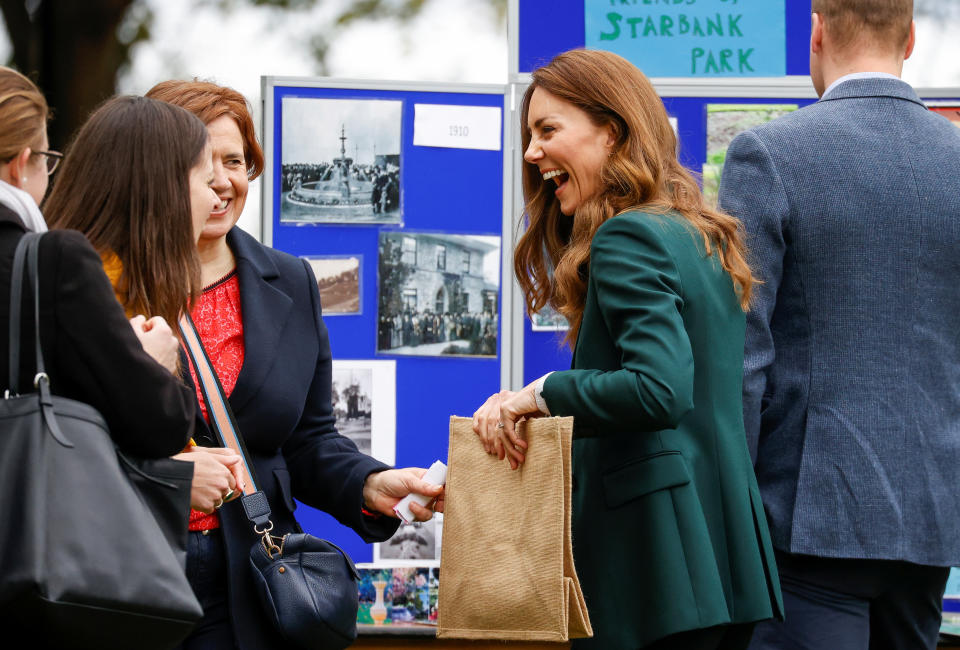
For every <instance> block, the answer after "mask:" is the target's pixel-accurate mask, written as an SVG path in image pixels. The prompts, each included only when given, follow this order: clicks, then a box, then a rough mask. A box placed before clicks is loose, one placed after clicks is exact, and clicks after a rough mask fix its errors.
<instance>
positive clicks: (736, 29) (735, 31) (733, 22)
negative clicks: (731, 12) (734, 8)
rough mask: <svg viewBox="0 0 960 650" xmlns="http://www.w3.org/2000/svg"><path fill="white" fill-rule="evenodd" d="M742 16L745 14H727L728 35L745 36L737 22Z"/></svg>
mask: <svg viewBox="0 0 960 650" xmlns="http://www.w3.org/2000/svg"><path fill="white" fill-rule="evenodd" d="M741 18H743V14H737V15H736V16H727V36H743V32H741V31H740V25H738V24H737V23H739V22H740V19H741Z"/></svg>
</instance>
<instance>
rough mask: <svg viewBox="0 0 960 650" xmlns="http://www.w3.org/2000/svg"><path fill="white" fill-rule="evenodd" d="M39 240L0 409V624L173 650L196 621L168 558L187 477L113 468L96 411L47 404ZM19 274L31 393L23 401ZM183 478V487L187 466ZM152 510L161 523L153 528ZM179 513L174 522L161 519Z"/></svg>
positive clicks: (74, 641)
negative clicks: (27, 307) (32, 362)
mask: <svg viewBox="0 0 960 650" xmlns="http://www.w3.org/2000/svg"><path fill="white" fill-rule="evenodd" d="M40 238H41V235H40V234H36V233H28V234H27V235H25V236H24V237H23V238H22V239H21V241H20V242H19V244H18V245H17V249H16V253H15V254H14V260H13V269H12V271H13V272H12V277H11V288H10V339H9V346H10V373H9V387H8V388H7V390H6V392H5V393H4V399H3V400H0V432H2V435H0V521H3V527H2V528H0V612H2V616H3V617H4V618H7V619H8V620H15V621H16V622H17V624H18V625H22V626H24V627H26V626H30V627H32V628H33V629H34V630H36V634H38V635H40V636H39V640H40V641H41V642H42V644H45V645H46V646H49V647H58V648H97V649H98V650H102V649H107V648H129V647H131V645H135V646H136V647H138V648H140V649H146V648H149V649H161V648H170V647H172V646H174V645H176V644H177V643H179V642H180V641H181V640H182V639H183V638H184V637H185V636H186V635H187V634H188V633H189V632H190V629H191V628H192V627H193V625H194V623H196V621H198V620H199V619H200V617H201V616H202V615H203V609H202V608H201V606H200V603H199V602H197V599H196V597H195V596H194V595H193V590H192V589H191V588H190V584H189V583H188V582H187V578H186V575H185V574H184V565H183V561H182V556H183V553H182V551H183V548H182V547H179V546H178V548H177V549H176V550H175V549H174V548H173V547H172V545H178V544H179V540H181V539H183V540H184V541H185V538H186V535H187V533H186V525H187V518H188V513H189V481H188V482H187V484H186V485H187V490H186V505H185V506H183V502H182V500H181V498H182V496H183V495H182V494H181V492H180V491H179V490H178V482H179V481H180V479H182V476H183V469H184V468H183V467H182V466H181V465H170V464H169V463H174V464H176V463H180V462H181V461H174V460H172V459H167V460H168V461H169V463H168V464H167V465H166V466H165V471H167V473H168V474H169V478H170V480H169V481H168V480H165V479H164V478H159V477H157V476H151V474H150V473H149V471H150V470H151V469H156V468H157V467H160V466H161V465H162V464H163V463H162V461H148V462H147V463H145V464H144V463H139V462H137V461H135V460H132V459H127V458H123V459H122V461H121V460H118V450H117V448H116V446H115V445H114V443H113V439H112V438H111V437H110V433H109V430H108V429H107V424H106V422H105V421H104V419H103V417H102V416H101V415H100V413H99V412H98V411H97V410H96V409H95V408H93V407H92V406H90V405H89V404H84V403H82V402H78V401H75V400H71V399H67V398H64V397H60V396H56V395H52V394H51V393H50V378H49V377H48V376H47V373H46V372H45V370H44V364H43V354H42V353H41V349H40V327H39V322H40V310H39V300H40V292H39V280H38V277H37V258H38V247H39V242H40ZM25 262H26V266H27V275H28V280H27V287H28V288H29V289H32V293H33V303H34V304H33V314H34V327H35V332H34V341H35V347H36V377H35V379H34V382H33V384H34V388H35V389H36V392H31V393H26V394H23V395H21V394H19V390H20V386H19V385H18V379H19V374H20V373H19V370H20V319H21V309H20V307H21V297H22V292H23V271H24V263H25ZM117 399H123V396H122V395H118V396H117ZM121 458H122V457H121ZM121 463H122V465H121ZM183 465H188V466H189V465H190V463H183ZM161 469H162V470H163V469H164V468H163V467H161ZM185 469H186V471H187V472H189V474H188V476H191V477H192V472H193V469H192V466H190V467H186V468H185ZM128 471H129V472H130V473H131V475H133V476H135V477H136V478H135V479H131V478H130V477H129V476H128V474H127V472H128ZM135 482H136V485H135ZM141 490H142V491H143V493H144V494H145V495H146V496H144V494H141ZM176 504H181V506H177V505H176ZM153 506H157V507H159V508H160V509H161V510H163V511H164V512H166V514H165V515H162V518H161V519H160V520H158V519H157V518H156V517H155V516H154V515H153V513H152V512H151V509H150V508H151V507H153ZM176 510H180V511H181V512H180V516H179V521H178V520H177V519H178V518H177V517H176V516H171V515H170V513H173V512H175V511H176ZM181 531H182V532H181ZM178 553H179V554H180V556H178Z"/></svg>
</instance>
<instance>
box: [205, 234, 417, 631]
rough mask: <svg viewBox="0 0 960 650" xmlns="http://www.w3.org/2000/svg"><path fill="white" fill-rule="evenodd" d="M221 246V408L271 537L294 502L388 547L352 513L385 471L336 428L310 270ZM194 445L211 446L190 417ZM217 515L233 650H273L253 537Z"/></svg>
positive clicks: (387, 528) (380, 528)
mask: <svg viewBox="0 0 960 650" xmlns="http://www.w3.org/2000/svg"><path fill="white" fill-rule="evenodd" d="M227 244H228V245H229V246H230V249H231V250H232V251H233V254H234V256H235V257H236V260H237V276H238V280H239V284H240V306H241V313H242V318H243V342H244V360H243V367H242V369H241V370H240V375H239V377H238V378H237V383H236V385H235V387H234V389H233V392H232V393H231V395H230V399H229V401H230V406H231V408H232V409H233V413H234V415H235V416H236V419H237V425H238V427H239V430H240V433H241V435H242V436H243V439H244V441H245V443H246V447H247V451H248V453H249V454H250V456H251V459H250V460H251V461H252V463H253V466H254V472H255V473H256V475H257V479H258V481H259V487H260V489H262V490H263V491H264V492H265V493H266V495H267V498H268V499H269V501H270V507H271V510H272V513H273V518H272V521H273V524H274V531H275V532H279V533H281V534H283V533H287V532H293V531H294V527H295V525H296V523H295V520H294V514H293V511H294V508H295V507H296V505H295V502H294V499H297V500H299V501H301V502H303V503H305V504H308V505H310V506H313V507H315V508H319V509H320V510H325V511H326V512H329V513H330V514H331V515H333V516H334V517H336V518H337V519H338V520H339V521H340V522H341V523H343V524H345V525H347V526H349V527H351V528H353V529H354V530H355V531H356V532H357V533H358V534H359V535H360V536H361V537H362V538H363V539H364V540H366V541H368V542H370V541H382V540H384V539H386V538H388V537H389V536H390V535H392V534H393V532H394V531H395V530H396V528H397V525H398V523H399V521H398V520H396V519H393V518H388V517H383V518H378V519H377V518H372V517H368V516H365V515H363V514H362V512H361V508H362V494H361V493H362V487H363V482H364V480H365V479H366V477H367V476H368V475H369V474H370V473H371V472H375V471H379V470H382V469H386V468H387V466H386V465H384V464H383V463H380V462H379V461H377V460H375V459H373V458H371V457H370V456H367V455H365V454H362V453H360V452H359V451H358V450H357V447H356V445H354V443H353V442H352V441H351V440H350V439H349V438H346V437H344V436H342V435H340V434H339V433H338V432H337V429H336V427H335V417H334V414H333V406H332V404H331V401H330V382H331V357H330V344H329V340H328V338H327V328H326V326H325V325H324V323H323V320H322V319H321V316H320V294H319V292H318V290H317V282H316V279H315V278H314V275H313V271H312V270H311V269H310V266H309V264H308V263H307V262H305V261H304V260H301V259H298V258H296V257H293V256H291V255H288V254H286V253H282V252H279V251H276V250H273V249H272V248H268V247H266V246H263V245H262V244H260V243H259V242H258V241H256V240H255V239H254V238H253V237H251V236H250V235H248V234H247V233H245V232H243V231H242V230H240V229H239V228H233V230H231V231H230V232H229V233H228V234H227ZM196 439H197V442H198V443H199V444H201V445H207V446H216V443H215V442H214V441H213V437H212V436H211V434H210V430H209V428H208V427H207V424H206V422H205V421H203V419H202V417H199V416H198V421H197V434H196ZM219 512H220V519H221V525H222V529H223V538H224V540H225V542H226V551H227V559H228V565H229V590H230V612H231V617H232V619H233V626H234V632H235V634H236V637H237V640H238V644H239V648H241V649H243V650H252V649H260V648H276V647H280V646H281V645H282V644H281V642H280V638H279V637H278V635H277V632H276V631H274V630H273V628H272V626H271V624H270V622H269V621H268V620H267V619H266V618H265V617H264V616H263V614H262V612H261V606H260V602H259V600H258V597H257V594H256V592H255V591H254V584H253V580H252V579H251V577H250V567H249V559H248V558H249V553H250V547H251V546H252V545H253V544H254V542H256V541H257V540H258V537H257V536H256V535H255V534H254V533H253V530H252V526H251V524H250V522H249V521H248V520H247V519H246V517H245V516H244V514H243V507H242V506H241V504H240V502H239V500H235V501H232V502H230V503H227V504H226V505H224V506H223V507H222V508H221V509H220V511H219ZM312 532H314V533H315V534H319V535H321V536H322V534H323V532H322V531H312Z"/></svg>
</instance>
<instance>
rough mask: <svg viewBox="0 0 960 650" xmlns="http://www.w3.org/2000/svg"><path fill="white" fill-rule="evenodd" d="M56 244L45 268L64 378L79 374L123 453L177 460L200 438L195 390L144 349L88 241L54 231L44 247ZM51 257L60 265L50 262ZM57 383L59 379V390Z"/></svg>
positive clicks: (83, 394)
mask: <svg viewBox="0 0 960 650" xmlns="http://www.w3.org/2000/svg"><path fill="white" fill-rule="evenodd" d="M48 239H52V240H53V241H52V242H51V243H54V245H53V246H50V247H49V248H48V247H44V248H42V249H41V258H40V263H41V264H42V265H45V268H51V267H52V266H53V265H56V266H55V268H56V273H55V274H54V275H53V277H54V278H55V282H56V286H55V287H54V288H53V291H54V292H55V293H54V295H55V299H54V302H53V305H54V306H53V309H54V310H55V319H56V332H57V334H56V336H57V348H56V354H57V357H58V359H59V360H60V363H59V367H60V370H61V372H64V371H68V370H69V371H70V372H71V374H72V375H74V377H72V378H71V379H74V380H75V381H74V382H73V383H72V385H73V386H74V390H76V391H79V392H80V393H79V394H78V395H77V398H78V399H80V400H82V401H85V402H87V403H88V404H90V405H91V406H93V407H94V408H96V409H97V410H98V411H100V413H101V415H103V417H104V419H105V420H106V422H107V425H108V426H109V428H110V434H111V436H112V437H113V439H114V441H115V442H116V444H117V446H119V447H120V448H121V449H123V450H124V451H127V452H129V453H132V454H135V455H138V456H143V457H147V458H160V457H163V456H171V455H173V454H176V453H177V452H179V451H180V450H182V449H183V448H184V446H185V445H186V444H187V442H188V441H189V439H190V436H191V435H192V434H193V427H194V415H195V408H196V407H195V404H196V400H195V398H194V396H193V394H192V392H191V391H190V389H189V388H187V387H186V386H185V385H184V384H183V383H182V382H181V381H180V380H179V379H177V378H176V377H174V376H173V375H172V374H171V373H170V372H169V371H168V370H167V369H166V368H164V367H163V366H161V365H160V364H159V363H157V362H156V361H155V360H154V359H153V358H152V357H151V356H150V355H148V354H147V353H146V352H145V351H144V350H143V347H142V346H141V344H140V341H139V340H138V339H137V337H136V335H135V334H134V332H133V329H132V328H131V327H130V323H129V321H128V320H127V318H126V316H125V315H124V313H123V308H122V307H121V306H120V304H119V303H118V302H117V300H116V298H115V297H114V293H113V288H112V287H111V286H110V281H109V280H108V279H107V276H106V274H104V272H103V266H102V263H101V261H100V256H99V255H97V253H96V251H94V250H93V248H92V247H91V246H90V244H89V243H88V242H87V240H86V238H85V237H84V236H83V235H81V234H80V233H78V232H72V231H54V232H52V233H49V234H48V235H46V236H45V237H44V242H43V243H46V241H47V240H48ZM55 242H59V245H56V244H55ZM44 251H46V252H48V253H50V254H55V257H56V259H55V260H54V261H51V262H46V263H45V262H44V259H43V257H42V255H43V253H44ZM56 382H57V378H56V377H52V378H51V383H52V384H53V386H54V391H55V392H56Z"/></svg>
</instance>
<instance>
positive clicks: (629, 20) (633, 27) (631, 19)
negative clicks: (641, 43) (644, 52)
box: [627, 18, 643, 38]
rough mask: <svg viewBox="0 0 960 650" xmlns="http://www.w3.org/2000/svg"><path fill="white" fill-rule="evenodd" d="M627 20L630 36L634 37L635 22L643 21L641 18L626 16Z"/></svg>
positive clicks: (635, 33)
mask: <svg viewBox="0 0 960 650" xmlns="http://www.w3.org/2000/svg"><path fill="white" fill-rule="evenodd" d="M627 22H628V23H629V24H630V38H636V37H637V23H639V22H643V18H627Z"/></svg>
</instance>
